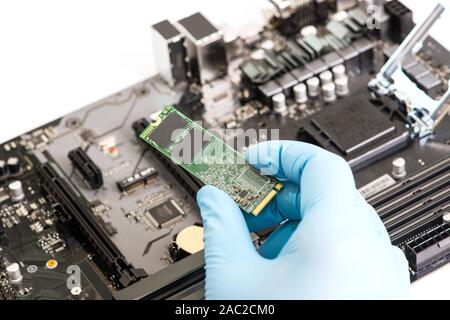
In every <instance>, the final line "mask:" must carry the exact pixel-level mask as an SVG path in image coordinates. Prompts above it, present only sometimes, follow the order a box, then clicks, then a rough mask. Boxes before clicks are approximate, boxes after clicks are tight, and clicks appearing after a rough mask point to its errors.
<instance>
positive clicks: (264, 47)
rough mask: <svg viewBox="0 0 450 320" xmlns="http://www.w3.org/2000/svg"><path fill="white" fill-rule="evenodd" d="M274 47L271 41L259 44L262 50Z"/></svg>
mask: <svg viewBox="0 0 450 320" xmlns="http://www.w3.org/2000/svg"><path fill="white" fill-rule="evenodd" d="M274 46H275V43H273V41H272V40H266V41H264V42H263V43H262V44H261V48H262V49H264V50H272V49H273V47H274Z"/></svg>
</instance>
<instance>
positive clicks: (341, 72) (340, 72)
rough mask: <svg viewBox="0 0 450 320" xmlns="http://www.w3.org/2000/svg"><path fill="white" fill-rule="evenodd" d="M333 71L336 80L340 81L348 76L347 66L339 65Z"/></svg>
mask: <svg viewBox="0 0 450 320" xmlns="http://www.w3.org/2000/svg"><path fill="white" fill-rule="evenodd" d="M331 70H332V71H333V75H334V79H340V78H343V77H346V76H347V71H346V70H345V66H344V65H343V64H339V65H337V66H335V67H333V69H331Z"/></svg>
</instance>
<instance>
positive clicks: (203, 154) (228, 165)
mask: <svg viewBox="0 0 450 320" xmlns="http://www.w3.org/2000/svg"><path fill="white" fill-rule="evenodd" d="M140 138H141V139H143V140H144V141H146V142H147V143H148V144H150V145H151V146H153V147H154V148H156V149H157V150H158V151H159V152H161V153H162V154H164V155H165V156H166V157H168V158H169V159H171V160H172V161H174V162H175V163H177V164H178V165H180V166H182V167H183V168H184V169H185V170H186V171H188V172H189V173H190V174H192V175H193V176H195V177H197V178H198V179H199V180H201V181H202V182H203V183H204V184H205V185H212V186H215V187H217V188H219V189H221V190H222V191H224V192H226V193H227V194H229V195H230V196H231V197H232V198H233V199H234V200H235V201H236V203H237V204H238V205H239V206H240V207H241V209H242V210H244V211H246V212H248V213H251V214H253V215H258V214H259V213H260V212H261V211H262V210H263V209H264V207H265V206H266V205H267V204H268V203H269V202H270V201H271V200H272V199H273V197H274V196H275V195H276V194H277V192H278V191H279V190H281V188H282V187H283V185H282V184H281V183H280V182H279V181H278V180H277V179H275V178H273V177H269V176H265V175H262V174H261V173H260V172H258V171H257V170H256V169H255V168H254V167H252V166H251V165H249V164H248V163H246V162H245V158H244V156H243V155H242V154H240V153H239V152H237V151H236V150H234V149H233V148H231V147H230V146H229V145H228V144H226V143H225V142H223V140H222V139H220V138H218V137H217V136H215V135H213V134H212V133H210V132H209V131H207V130H206V129H204V128H203V127H202V126H200V125H199V124H198V123H196V122H194V121H192V120H191V119H189V118H188V117H187V116H185V115H184V114H182V113H181V112H179V111H178V110H177V109H175V108H174V107H173V106H167V107H165V108H164V109H163V110H162V111H161V113H160V114H159V116H158V117H157V118H156V120H155V121H153V122H152V123H150V124H149V126H148V127H147V128H146V129H145V130H143V131H142V133H141V134H140Z"/></svg>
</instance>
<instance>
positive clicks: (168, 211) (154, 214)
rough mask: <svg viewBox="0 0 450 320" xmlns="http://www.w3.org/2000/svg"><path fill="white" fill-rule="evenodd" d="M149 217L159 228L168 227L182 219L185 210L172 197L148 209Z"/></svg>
mask: <svg viewBox="0 0 450 320" xmlns="http://www.w3.org/2000/svg"><path fill="white" fill-rule="evenodd" d="M147 215H148V217H149V219H150V220H151V221H152V222H153V223H154V224H155V225H156V226H157V227H159V228H166V227H169V226H171V225H172V224H174V223H176V222H177V221H180V220H181V218H182V217H183V215H184V212H183V210H182V209H181V208H180V207H179V205H178V204H177V203H176V202H175V201H174V200H172V199H170V200H167V201H165V202H164V203H161V204H159V205H157V206H156V207H153V208H151V209H149V210H148V211H147Z"/></svg>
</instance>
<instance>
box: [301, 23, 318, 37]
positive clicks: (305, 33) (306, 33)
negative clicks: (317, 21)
mask: <svg viewBox="0 0 450 320" xmlns="http://www.w3.org/2000/svg"><path fill="white" fill-rule="evenodd" d="M300 34H301V35H302V37H310V36H315V35H317V28H316V27H315V26H312V25H309V26H306V27H303V28H302V30H301V31H300Z"/></svg>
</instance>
